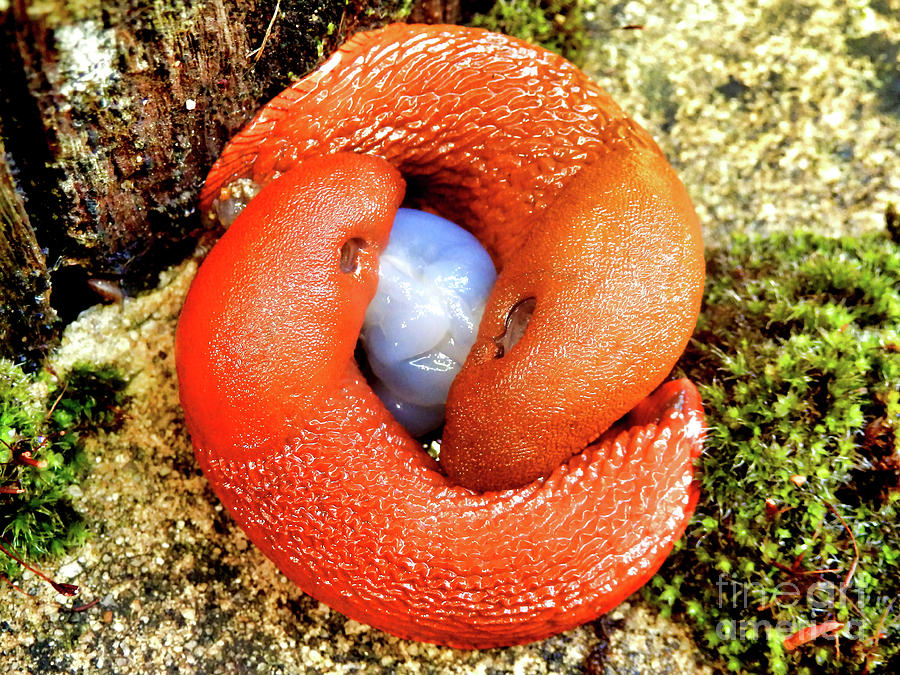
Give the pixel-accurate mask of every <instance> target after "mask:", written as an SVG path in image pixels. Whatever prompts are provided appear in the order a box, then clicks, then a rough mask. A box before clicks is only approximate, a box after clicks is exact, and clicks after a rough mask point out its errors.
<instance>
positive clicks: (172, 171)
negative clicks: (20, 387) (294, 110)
mask: <svg viewBox="0 0 900 675" xmlns="http://www.w3.org/2000/svg"><path fill="white" fill-rule="evenodd" d="M453 1H454V2H456V1H457V0H453ZM11 2H12V4H11V5H10V6H9V8H8V9H5V10H0V41H2V43H3V47H2V48H0V73H2V89H3V93H2V96H0V129H2V130H3V131H2V132H0V140H3V141H4V142H5V146H6V147H5V150H6V155H5V156H6V157H8V158H9V162H8V165H6V164H3V165H0V167H2V168H3V171H0V174H2V177H3V181H2V185H3V188H2V195H3V196H2V199H3V202H2V209H3V228H4V229H3V232H2V241H0V246H2V247H4V248H3V250H2V252H0V263H2V265H3V269H2V271H0V302H2V304H3V306H4V307H5V308H6V309H7V311H6V313H5V314H4V315H2V316H0V339H2V340H3V350H2V355H5V356H15V357H18V358H21V357H22V355H23V354H26V353H27V354H28V355H31V354H32V352H34V351H35V347H33V346H31V345H27V348H25V347H23V342H22V339H23V338H25V342H29V341H30V338H36V339H35V340H34V342H35V343H36V344H37V347H36V349H37V352H38V353H39V352H40V351H41V349H42V348H43V346H44V345H45V344H48V341H47V338H48V337H49V336H50V334H51V333H52V327H51V326H50V324H51V323H52V322H49V321H48V318H51V317H52V316H53V313H52V310H51V309H50V306H49V305H48V304H47V302H48V301H47V285H48V284H50V285H51V290H50V293H49V303H50V305H52V306H53V307H54V308H56V309H57V310H58V311H59V314H60V316H61V317H62V318H63V320H66V319H68V318H71V317H73V316H74V315H75V314H76V313H77V312H78V311H80V310H81V309H83V308H84V307H87V306H89V305H91V304H94V303H96V302H98V301H99V300H101V298H99V297H98V296H97V295H96V294H95V292H94V291H93V290H91V289H92V287H93V288H97V287H104V285H106V286H109V285H113V286H115V285H118V286H121V287H122V288H123V289H124V290H125V292H126V293H129V292H135V291H137V290H139V289H141V288H144V287H146V286H147V285H149V284H152V283H153V282H154V281H155V279H156V275H157V274H158V272H159V271H160V270H161V269H163V268H164V267H165V266H167V265H169V264H171V263H173V262H175V261H177V260H179V259H181V258H183V257H184V256H185V255H187V254H188V253H189V252H190V251H191V250H192V249H193V247H194V245H195V242H196V239H197V237H198V236H199V235H200V234H202V232H201V231H200V227H201V223H200V219H199V218H198V217H197V214H196V213H195V204H196V195H197V191H198V189H199V187H200V185H201V184H202V181H203V179H204V177H205V175H206V172H207V171H208V169H209V167H210V165H211V164H212V162H213V160H214V159H215V157H216V156H218V154H219V152H220V150H221V149H222V147H223V145H224V143H225V142H226V140H227V139H228V138H229V137H230V136H231V135H232V134H234V132H235V131H237V130H238V129H239V128H240V127H241V126H242V125H243V124H244V123H246V121H247V120H248V119H249V118H250V117H251V116H252V114H253V113H254V111H255V110H257V109H258V108H259V107H260V105H261V104H262V103H263V102H264V101H265V100H267V99H268V98H270V97H271V96H273V95H274V94H275V93H277V92H278V91H280V90H281V89H282V88H284V87H285V86H287V85H288V84H289V83H290V82H291V81H292V80H293V79H296V78H297V77H300V76H302V75H303V74H305V73H306V72H308V71H309V70H310V69H311V68H312V67H314V66H315V65H316V64H317V63H318V62H319V61H320V60H321V59H323V58H325V57H327V56H328V54H329V53H330V52H331V51H332V50H333V49H334V48H335V47H336V46H337V45H338V44H339V43H340V42H341V41H342V40H343V39H344V38H345V37H346V36H347V35H349V34H351V33H353V32H356V31H357V30H359V29H361V28H369V27H374V26H377V25H379V24H381V23H385V22H387V21H390V20H393V19H395V18H398V17H402V16H405V15H406V14H408V12H409V7H408V5H409V3H404V2H403V1H402V0H388V1H385V2H377V3H372V2H364V1H362V0H360V1H358V2H351V3H349V4H348V3H346V2H345V0H280V2H279V0H249V1H245V0H240V1H239V0H209V1H207V2H192V1H191V0H163V1H162V2H160V1H158V0H156V1H154V0H117V1H114V2H91V1H89V2H87V3H85V2H82V1H80V0H79V1H75V0H47V1H45V2H40V3H37V2H27V1H26V0H11ZM0 6H2V2H0ZM42 251H43V253H42ZM94 280H101V281H103V282H108V283H107V284H100V285H98V284H97V283H93V281H94ZM36 297H40V298H41V300H40V301H36V300H35V298H36ZM4 322H5V323H4Z"/></svg>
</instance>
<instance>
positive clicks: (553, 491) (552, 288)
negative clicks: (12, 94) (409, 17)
mask: <svg viewBox="0 0 900 675" xmlns="http://www.w3.org/2000/svg"><path fill="white" fill-rule="evenodd" d="M248 186H250V189H249V192H251V193H253V192H256V191H257V190H258V189H259V190H260V191H259V194H258V195H256V196H255V197H254V198H253V199H251V200H250V201H249V204H248V205H247V206H246V208H245V209H243V211H242V212H241V213H240V215H238V216H237V218H236V220H235V221H234V223H233V225H232V226H231V227H230V229H229V230H228V231H227V232H226V234H225V235H224V236H223V237H222V239H221V240H220V241H219V243H218V244H217V245H216V246H215V247H214V249H213V250H212V252H211V253H210V254H209V256H208V257H207V259H206V260H205V261H204V263H203V265H202V266H201V268H200V270H199V272H198V274H197V278H196V279H195V281H194V284H193V286H192V288H191V291H190V293H189V295H188V298H187V301H186V303H185V306H184V309H183V311H182V315H181V318H180V321H179V326H178V333H177V342H176V354H177V365H178V376H179V380H180V386H181V399H182V404H183V407H184V411H185V419H186V422H187V426H188V430H189V431H190V433H191V436H192V440H193V443H194V447H195V450H196V454H197V458H198V461H199V462H200V465H201V467H202V468H203V471H204V472H205V474H206V476H207V477H208V478H209V480H210V482H211V483H212V485H213V486H214V488H215V490H216V492H217V494H218V495H219V497H220V498H221V499H222V501H223V502H224V503H225V505H226V506H227V507H228V509H229V511H230V512H231V514H232V516H233V517H234V518H235V520H236V521H237V522H238V523H239V524H240V525H241V527H242V528H243V529H244V530H245V531H246V532H247V534H248V535H249V537H250V538H251V539H252V540H253V542H254V543H255V544H256V545H257V546H258V547H259V548H260V549H262V550H263V551H264V552H265V553H266V555H268V556H269V557H270V558H271V559H272V560H274V561H275V562H276V563H277V564H278V566H279V567H280V568H281V569H282V571H284V573H285V574H286V575H287V576H288V577H290V578H291V579H292V580H293V581H294V582H296V583H297V584H298V585H299V586H300V587H301V588H302V589H303V590H304V591H305V592H307V593H309V594H310V595H312V596H314V597H315V598H317V599H319V600H321V601H323V602H325V603H327V604H329V605H330V606H332V607H333V608H335V609H337V610H338V611H340V612H343V613H344V614H346V615H348V616H350V617H352V618H354V619H356V620H358V621H362V622H365V623H369V624H371V625H373V626H376V627H378V628H381V629H383V630H386V631H388V632H391V633H393V634H395V635H399V636H401V637H406V638H411V639H416V640H421V641H428V642H437V643H440V644H445V645H451V646H456V647H490V646H498V645H508V644H516V643H524V642H529V641H533V640H536V639H540V638H543V637H546V636H549V635H552V634H554V633H557V632H560V631H563V630H566V629H568V628H571V627H573V626H576V625H578V624H581V623H583V622H585V621H588V620H591V619H593V618H596V617H597V616H598V615H600V614H601V613H603V612H605V611H607V610H609V609H611V608H612V607H614V606H615V605H616V604H618V603H619V602H620V601H621V600H623V599H624V598H625V597H626V596H627V595H629V594H630V593H631V592H633V591H634V590H635V589H637V588H638V587H639V586H640V585H642V584H643V583H644V582H645V581H646V580H647V579H648V578H649V577H650V576H651V575H652V574H653V573H654V572H655V571H656V569H657V568H658V567H659V565H660V564H662V561H663V559H664V558H665V556H666V555H667V554H668V552H669V550H671V547H672V546H673V544H674V542H675V541H676V539H677V538H678V537H679V536H680V535H681V533H682V532H683V530H684V528H685V526H686V524H687V521H688V519H689V518H690V515H691V513H692V510H693V505H694V502H695V500H696V498H697V492H696V487H695V485H694V484H693V483H692V471H693V469H692V463H693V459H694V458H695V457H696V456H697V455H698V454H699V452H700V449H701V444H702V435H703V413H702V406H701V404H700V400H699V396H698V394H697V391H696V389H695V388H694V387H693V385H691V384H690V383H689V382H687V381H685V380H678V381H671V382H667V383H665V384H662V385H661V386H660V384H661V383H662V381H663V380H664V378H665V377H666V375H667V374H668V372H669V371H670V370H671V368H672V366H673V364H674V362H675V360H676V359H677V358H678V356H679V355H680V353H681V352H682V350H683V349H684V346H685V344H686V342H687V340H688V338H689V336H690V334H691V332H692V330H693V327H694V324H695V321H696V318H697V313H698V311H699V306H700V298H701V293H702V287H703V279H704V266H703V257H702V242H701V237H700V231H699V225H698V222H697V218H696V216H695V214H694V211H693V208H692V206H691V204H690V201H689V199H688V197H687V195H686V193H685V190H684V188H683V186H682V185H681V183H680V182H679V181H678V179H677V177H676V176H675V175H674V172H673V171H672V169H671V168H670V167H669V165H668V163H667V162H666V160H665V158H664V157H663V155H662V153H661V152H660V150H659V149H658V148H657V147H656V145H655V144H654V143H653V141H652V140H651V139H650V138H649V136H648V135H647V133H646V132H645V131H644V130H643V129H641V128H640V127H639V126H638V125H637V124H635V123H634V122H633V121H631V120H629V119H628V118H627V117H626V116H625V115H624V114H623V112H622V111H621V110H620V109H619V108H618V106H616V104H615V103H613V101H612V100H611V99H610V98H609V97H608V95H607V94H605V93H604V92H603V91H602V90H601V89H600V88H599V87H598V86H597V85H596V84H594V83H593V82H591V81H590V80H589V79H588V78H587V77H586V76H585V75H584V74H583V73H581V72H580V71H579V70H578V69H577V68H575V67H574V66H572V65H571V64H570V63H568V62H567V61H565V60H564V59H562V58H560V57H559V56H556V55H554V54H551V53H549V52H546V51H544V50H542V49H539V48H537V47H534V46H531V45H529V44H526V43H524V42H521V41H519V40H516V39H513V38H510V37H506V36H502V35H497V34H492V33H488V32H485V31H481V30H475V29H467V28H461V27H456V26H408V25H394V26H388V27H387V28H384V29H382V30H379V31H375V32H372V33H365V34H361V35H358V36H356V37H355V38H353V39H352V40H351V41H350V42H348V43H347V44H346V45H345V46H344V47H343V48H342V49H341V50H340V51H339V52H338V53H336V54H335V55H334V56H333V57H332V58H331V59H329V60H328V61H327V62H326V63H325V64H324V65H323V66H322V67H321V68H320V69H319V70H317V71H316V72H314V73H312V74H311V75H309V76H308V77H306V78H304V79H303V80H301V81H299V82H297V83H296V84H295V85H294V86H292V87H291V88H289V89H288V90H286V91H285V92H283V93H282V94H280V95H279V96H277V97H276V98H275V99H274V100H272V101H271V102H270V103H269V104H268V105H266V106H265V107H264V108H263V109H262V111H261V112H260V113H259V114H258V115H257V116H256V118H255V119H254V120H253V121H252V122H251V123H250V124H249V125H248V126H247V127H246V128H245V129H244V130H243V131H242V132H241V133H240V134H239V135H238V136H236V137H235V138H234V139H233V140H232V142H231V143H230V144H229V145H228V147H227V148H226V149H225V151H224V153H223V154H222V156H221V158H220V159H219V161H218V162H217V163H216V165H215V166H214V167H213V169H212V171H211V172H210V175H209V177H208V179H207V183H206V186H205V188H204V191H203V195H202V207H203V210H204V212H205V213H206V214H208V216H209V217H214V215H215V213H216V212H217V211H218V212H219V213H223V212H226V211H228V210H229V209H230V208H232V207H233V204H234V202H237V201H240V195H241V193H242V191H243V192H246V191H247V187H248ZM404 200H405V201H406V202H407V203H416V204H420V205H426V206H427V207H428V208H430V209H432V210H434V211H437V212H439V213H441V214H442V215H444V216H445V217H447V218H449V219H451V220H453V221H455V222H457V223H460V224H463V225H464V226H465V227H466V228H467V229H469V230H470V231H471V232H472V233H473V234H475V235H476V236H477V237H478V238H479V239H480V240H481V241H482V243H484V244H485V246H487V248H488V250H489V251H490V253H491V255H492V256H493V258H494V260H495V262H496V264H497V267H498V270H499V276H498V280H497V283H496V285H495V287H494V290H493V292H492V294H491V296H490V298H489V300H488V304H487V307H486V309H485V313H484V317H483V319H482V322H481V325H480V329H479V332H478V337H477V339H476V342H475V345H474V346H473V348H472V350H471V351H470V353H469V357H468V359H467V361H466V363H465V364H464V366H463V369H462V371H461V372H460V374H459V375H458V376H457V378H456V380H455V381H454V382H453V385H452V386H451V389H450V395H449V399H448V402H447V413H446V425H445V429H444V435H443V442H442V446H441V457H440V462H441V463H440V465H439V464H437V463H436V462H435V461H434V460H432V459H431V458H430V457H429V456H428V455H427V454H426V453H425V452H424V451H423V450H422V447H421V445H420V444H419V443H417V442H416V441H415V440H414V439H412V438H411V437H410V436H409V435H408V434H407V433H406V432H405V431H404V430H403V429H402V428H401V427H400V426H399V425H398V424H397V423H396V422H395V421H394V420H393V418H392V417H391V416H390V415H389V414H388V412H387V411H386V409H385V408H384V406H383V405H382V404H381V403H380V401H379V400H378V399H377V398H376V397H375V395H374V394H373V392H372V390H371V388H370V387H369V385H368V384H367V383H366V381H365V379H364V378H363V377H362V375H361V374H360V371H359V369H358V367H357V364H356V362H355V361H354V349H355V347H356V342H357V338H358V336H359V331H360V327H361V325H362V320H363V315H364V314H365V311H366V307H367V305H368V303H369V301H370V300H371V299H372V297H373V295H374V293H375V288H376V286H377V283H378V254H379V252H380V251H381V250H382V249H383V248H384V246H385V245H386V242H387V238H388V233H389V231H390V227H391V223H392V220H393V216H394V213H395V212H396V210H397V208H398V207H399V206H400V204H401V202H403V201H404ZM617 420H618V421H617Z"/></svg>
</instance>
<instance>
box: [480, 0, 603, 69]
mask: <svg viewBox="0 0 900 675" xmlns="http://www.w3.org/2000/svg"><path fill="white" fill-rule="evenodd" d="M469 25H470V26H476V27H478V28H487V29H488V30H493V31H497V32H500V33H506V34H507V35H512V36H514V37H517V38H521V39H522V40H526V41H528V42H532V43H534V44H537V45H540V46H541V47H544V48H545V49H549V50H550V51H552V52H556V53H557V54H560V55H562V56H564V57H565V58H567V59H569V60H570V61H572V62H573V63H575V64H576V65H577V64H580V63H581V60H582V53H583V50H584V41H585V37H584V28H583V23H582V15H581V5H580V3H579V2H577V0H497V1H496V2H495V3H494V5H493V6H492V7H491V8H490V9H489V10H488V11H487V12H485V13H484V14H476V15H475V16H473V17H472V20H471V21H470V22H469Z"/></svg>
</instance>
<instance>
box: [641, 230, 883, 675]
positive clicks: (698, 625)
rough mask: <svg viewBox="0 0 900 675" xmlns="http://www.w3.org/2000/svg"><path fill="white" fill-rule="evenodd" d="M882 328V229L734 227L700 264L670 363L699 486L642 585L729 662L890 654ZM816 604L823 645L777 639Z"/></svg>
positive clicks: (812, 662) (846, 668) (828, 661)
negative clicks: (683, 338)
mask: <svg viewBox="0 0 900 675" xmlns="http://www.w3.org/2000/svg"><path fill="white" fill-rule="evenodd" d="M898 330H900V246H898V245H897V244H896V243H894V242H892V241H890V240H889V239H888V238H886V237H883V236H872V237H868V238H865V239H850V238H845V239H826V238H822V237H818V236H813V235H810V234H798V235H794V236H787V235H779V236H774V237H772V238H769V239H748V238H743V237H741V238H736V239H735V240H734V241H733V242H732V244H731V245H730V246H729V248H728V249H727V250H718V251H715V252H713V253H712V255H711V257H710V259H709V261H708V279H707V287H706V294H705V300H704V308H703V310H702V313H701V318H700V322H699V324H698V328H697V332H696V334H695V337H694V339H693V340H692V342H691V344H690V346H689V348H688V351H687V352H686V354H685V356H684V358H683V359H682V361H681V364H680V368H681V369H682V370H683V371H684V374H686V375H687V376H688V377H690V378H691V379H693V380H694V381H695V382H697V383H699V385H700V390H701V394H702V396H703V399H704V404H705V407H706V411H707V416H708V417H707V423H708V426H709V431H708V437H707V443H706V448H705V453H704V455H703V457H702V458H701V461H700V465H699V474H700V481H701V485H702V488H701V489H702V495H701V498H700V503H699V504H698V506H697V510H696V513H695V515H694V518H693V520H692V521H691V524H690V526H689V527H688V531H687V534H686V536H685V537H684V539H683V540H682V541H681V542H680V543H679V544H678V546H677V550H676V552H675V553H674V554H673V556H672V557H671V558H670V560H669V561H667V563H666V565H665V567H664V568H663V570H662V571H661V572H660V574H658V575H657V576H656V577H655V578H654V579H653V581H652V583H651V584H650V585H649V586H648V588H647V590H645V593H646V595H647V597H649V598H651V599H652V601H653V602H655V603H656V604H658V605H660V606H662V607H663V608H664V609H665V610H666V611H676V612H679V613H683V614H684V615H685V616H686V617H687V619H688V621H689V622H690V623H691V624H692V625H693V627H694V629H695V631H696V633H697V636H698V641H699V642H700V643H701V644H703V645H705V646H706V647H708V648H709V649H710V650H711V651H712V652H713V653H714V654H715V655H716V656H717V657H718V659H719V660H720V661H721V662H722V663H723V664H724V666H725V667H727V668H728V669H730V670H735V671H742V672H754V673H765V672H772V673H786V672H810V673H812V672H815V673H837V672H847V673H852V672H863V671H864V669H865V668H866V667H867V665H868V668H869V672H873V669H874V668H875V667H876V666H877V665H878V664H884V663H886V662H888V661H890V660H891V659H894V661H893V662H892V666H893V665H896V664H897V660H898V659H900V645H898V640H900V619H898V616H900V603H897V602H895V600H896V599H897V596H898V593H900V530H898V527H897V517H898V515H900V514H898V511H900V509H898V505H900V334H898ZM841 519H843V521H844V522H846V527H845V525H844V522H842V520H841ZM851 532H852V536H851V534H850V533H851ZM854 538H855V545H856V546H858V550H859V557H858V561H856V553H855V545H854ZM855 561H856V562H855ZM822 570H827V571H822ZM851 572H853V573H852V574H851ZM832 619H833V620H836V621H838V622H841V623H843V624H845V627H844V629H843V630H842V631H841V632H840V641H839V643H838V644H836V643H835V642H834V641H833V640H827V639H825V638H820V639H818V640H815V641H810V642H808V643H806V644H804V645H803V646H801V647H799V648H798V649H796V650H795V651H793V652H787V651H786V650H785V648H784V646H783V640H784V639H785V638H786V637H787V636H788V635H790V634H792V633H794V632H795V631H797V630H800V629H801V628H803V627H805V626H809V625H813V624H821V623H822V622H824V621H827V620H832ZM879 633H883V634H884V635H883V636H882V637H880V638H879V639H877V640H876V636H878V635H879ZM838 647H839V650H840V653H838V649H837V648H838ZM888 671H889V672H893V671H892V670H891V667H888Z"/></svg>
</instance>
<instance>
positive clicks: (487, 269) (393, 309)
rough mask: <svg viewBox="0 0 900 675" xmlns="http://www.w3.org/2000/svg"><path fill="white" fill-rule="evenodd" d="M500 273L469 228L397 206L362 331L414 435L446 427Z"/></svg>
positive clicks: (391, 401) (390, 398)
mask: <svg viewBox="0 0 900 675" xmlns="http://www.w3.org/2000/svg"><path fill="white" fill-rule="evenodd" d="M496 278H497V272H496V270H495V269H494V265H493V263H492V262H491V258H490V256H489V255H488V253H487V251H485V250H484V248H483V247H482V246H481V244H480V243H478V240H477V239H475V237H474V236H472V235H471V234H469V233H468V232H467V231H466V230H464V229H462V228H461V227H459V226H458V225H456V224H454V223H451V222H450V221H449V220H446V219H444V218H441V217H439V216H436V215H433V214H431V213H426V212H424V211H416V210H413V209H400V210H399V211H398V212H397V217H396V219H395V220H394V225H393V228H392V229H391V236H390V240H389V242H388V245H387V247H386V248H385V250H384V252H383V253H382V254H381V256H380V258H379V273H378V291H377V293H376V294H375V298H374V299H373V300H372V303H371V304H370V305H369V308H368V310H367V311H366V318H365V322H364V323H363V329H362V334H361V336H360V337H361V341H362V344H363V347H364V348H365V350H366V354H367V356H368V359H369V365H370V367H371V369H372V372H373V374H374V376H375V378H376V381H375V382H373V383H372V388H373V389H374V390H375V393H376V394H378V396H379V398H380V399H381V400H382V402H384V404H385V406H386V407H387V409H388V410H389V411H390V412H391V414H392V415H393V416H394V418H395V419H396V420H397V421H398V422H400V424H402V425H403V426H404V427H405V428H406V430H407V431H409V432H410V434H412V435H413V436H421V435H423V434H425V433H427V432H429V431H432V430H433V429H436V428H437V427H439V426H440V425H441V423H442V421H443V418H444V404H445V402H446V400H447V392H448V391H449V389H450V383H451V382H452V381H453V378H454V377H456V374H457V373H458V372H459V369H460V368H461V366H462V363H463V361H465V360H466V356H467V355H468V353H469V349H471V347H472V344H473V343H474V341H475V336H476V334H477V333H478V324H479V323H480V321H481V315H482V313H483V312H484V305H485V302H486V300H487V297H488V294H489V293H490V291H491V288H492V287H493V285H494V281H495V280H496Z"/></svg>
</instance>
